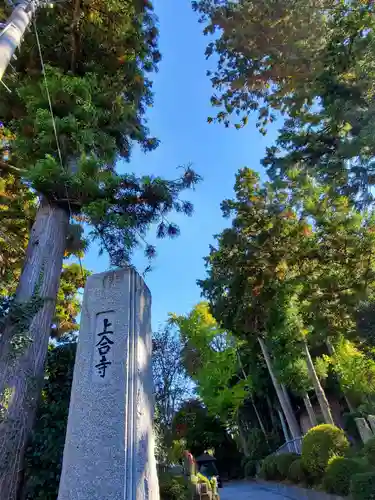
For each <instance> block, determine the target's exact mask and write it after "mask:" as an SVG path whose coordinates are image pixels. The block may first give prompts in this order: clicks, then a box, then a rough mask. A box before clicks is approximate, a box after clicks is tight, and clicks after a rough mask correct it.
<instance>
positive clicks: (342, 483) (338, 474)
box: [323, 457, 369, 496]
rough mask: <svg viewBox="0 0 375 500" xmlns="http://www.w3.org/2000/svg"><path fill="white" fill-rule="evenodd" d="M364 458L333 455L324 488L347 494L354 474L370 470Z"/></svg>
mask: <svg viewBox="0 0 375 500" xmlns="http://www.w3.org/2000/svg"><path fill="white" fill-rule="evenodd" d="M368 468H369V467H368V465H367V463H366V462H365V461H364V460H360V459H354V458H344V457H332V458H331V459H330V461H329V463H328V466H327V470H326V473H325V475H324V478H323V488H324V489H325V491H326V492H327V493H333V494H335V495H342V496H347V495H349V491H350V481H351V478H352V476H353V475H354V474H359V473H362V472H367V471H368Z"/></svg>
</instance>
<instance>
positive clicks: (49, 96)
mask: <svg viewBox="0 0 375 500" xmlns="http://www.w3.org/2000/svg"><path fill="white" fill-rule="evenodd" d="M33 24H34V31H35V38H36V43H37V46H38V52H39V59H40V65H41V68H42V73H43V79H44V86H45V89H46V93H47V99H48V105H49V110H50V113H51V119H52V126H53V132H54V134H55V140H56V146H57V152H58V155H59V160H60V166H61V169H62V170H66V171H67V169H66V168H65V167H64V163H63V159H62V154H61V148H60V143H59V136H58V134H57V128H56V121H55V115H54V113H53V108H52V101H51V95H50V92H49V88H48V80H47V75H46V70H45V65H44V60H43V54H42V48H41V45H40V40H39V34H38V28H37V26H36V19H35V18H34V20H33ZM64 187H65V194H66V199H67V201H68V209H69V222H70V221H71V220H72V213H73V212H72V206H71V203H70V198H69V192H68V187H67V185H66V181H64ZM78 261H79V265H80V268H81V274H82V278H84V272H83V266H82V260H81V257H80V255H78Z"/></svg>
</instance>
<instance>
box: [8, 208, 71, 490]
mask: <svg viewBox="0 0 375 500" xmlns="http://www.w3.org/2000/svg"><path fill="white" fill-rule="evenodd" d="M68 226H69V215H68V213H67V211H66V210H64V209H62V208H60V207H57V206H55V205H52V204H50V203H49V202H48V201H46V200H42V201H41V204H40V207H39V209H38V212H37V215H36V219H35V222H34V225H33V227H32V230H31V234H30V240H29V244H28V248H27V252H26V258H25V263H24V267H23V270H22V274H21V277H20V281H19V285H18V288H17V291H16V297H15V304H14V306H13V311H12V312H11V313H10V315H9V318H8V322H7V324H6V325H5V328H4V330H3V332H2V335H1V340H0V402H1V405H2V407H1V408H0V409H1V420H0V443H1V446H0V464H1V465H0V498H1V500H16V498H17V494H18V489H19V483H20V479H21V476H22V467H23V457H24V452H25V447H26V444H27V440H28V437H29V434H30V431H31V429H32V426H33V423H34V417H35V412H36V407H37V403H38V399H39V395H40V391H41V388H42V385H43V376H44V365H45V359H46V355H47V350H48V340H49V335H50V331H51V323H52V320H53V316H54V312H55V305H56V296H57V292H58V287H59V282H60V275H61V269H62V262H63V257H64V251H65V248H66V238H67V233H68Z"/></svg>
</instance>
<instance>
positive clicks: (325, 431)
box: [302, 424, 349, 479]
mask: <svg viewBox="0 0 375 500" xmlns="http://www.w3.org/2000/svg"><path fill="white" fill-rule="evenodd" d="M348 448H349V441H348V440H347V438H346V436H345V433H344V431H343V430H342V429H339V428H338V427H335V426H334V425H330V424H322V425H317V426H316V427H313V428H312V429H310V430H309V432H308V433H307V434H306V435H305V437H304V438H303V441H302V464H303V467H304V468H305V469H306V472H307V473H308V474H309V475H310V476H311V477H312V478H313V479H319V478H320V477H321V476H322V474H324V472H325V470H326V468H327V465H328V461H329V459H330V458H332V457H333V456H335V455H337V456H341V455H344V454H345V452H346V451H347V450H348Z"/></svg>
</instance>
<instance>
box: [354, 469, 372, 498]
mask: <svg viewBox="0 0 375 500" xmlns="http://www.w3.org/2000/svg"><path fill="white" fill-rule="evenodd" d="M350 494H351V497H352V499H353V500H375V472H365V473H363V474H355V475H354V476H353V477H352V480H351V483H350Z"/></svg>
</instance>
